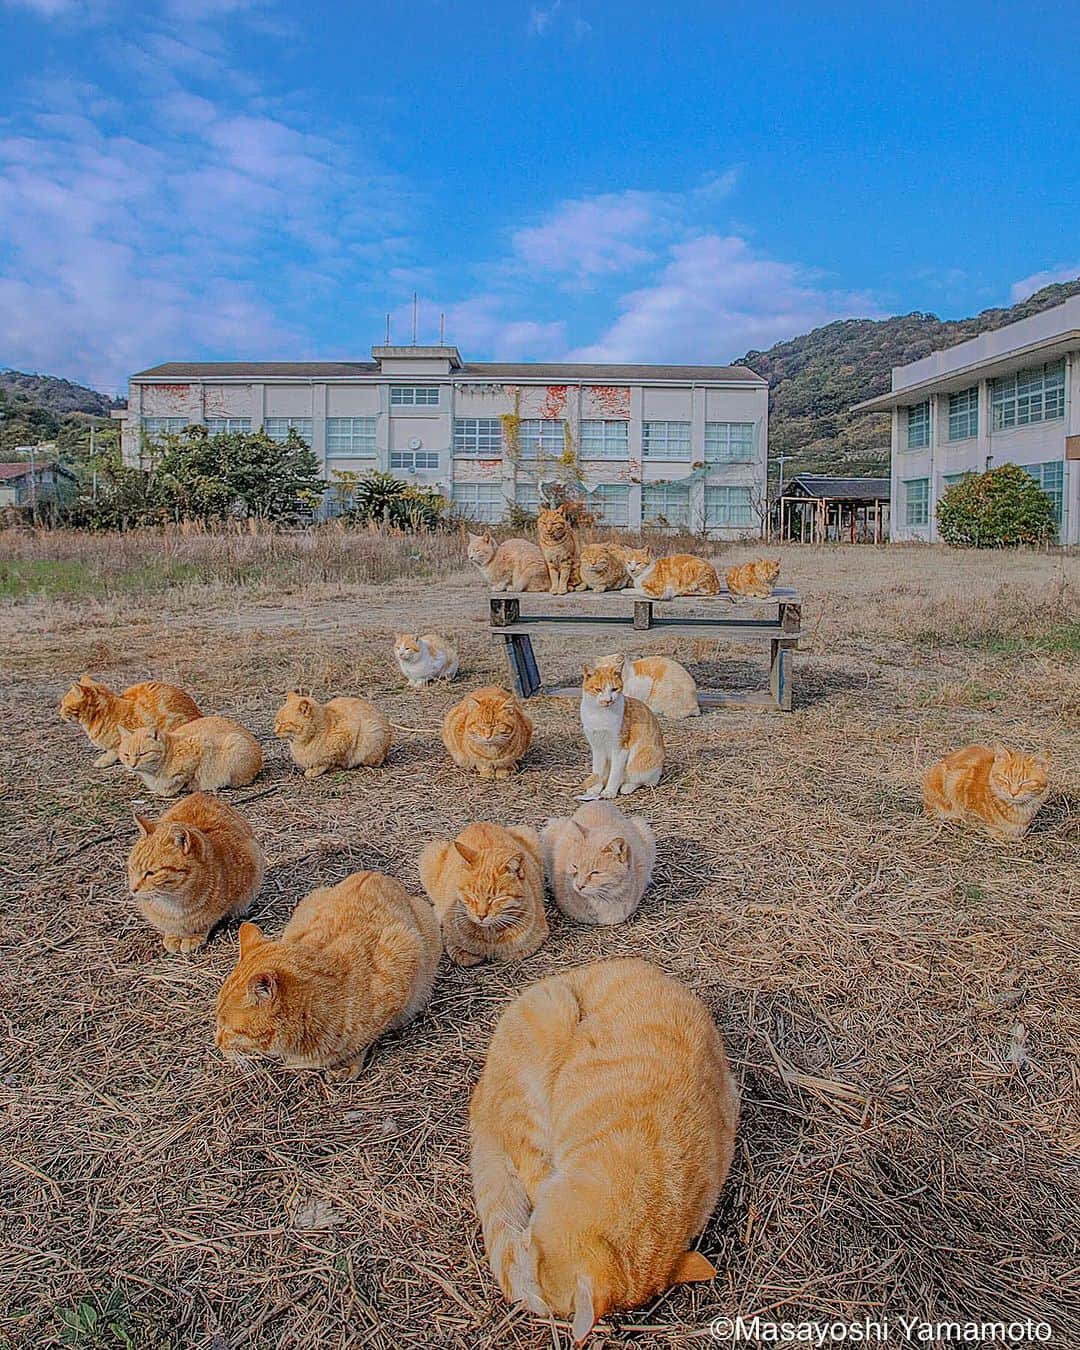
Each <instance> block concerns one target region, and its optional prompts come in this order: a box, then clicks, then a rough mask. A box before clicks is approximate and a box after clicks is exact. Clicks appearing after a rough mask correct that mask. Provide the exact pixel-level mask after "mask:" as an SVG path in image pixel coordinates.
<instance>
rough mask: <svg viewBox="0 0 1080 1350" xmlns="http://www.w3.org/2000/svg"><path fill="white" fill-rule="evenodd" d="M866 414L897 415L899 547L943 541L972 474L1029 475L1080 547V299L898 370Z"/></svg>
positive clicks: (1064, 533)
mask: <svg viewBox="0 0 1080 1350" xmlns="http://www.w3.org/2000/svg"><path fill="white" fill-rule="evenodd" d="M853 411H856V412H883V411H891V413H892V456H891V462H892V527H891V538H892V539H894V540H913V539H924V540H935V539H937V538H938V532H937V521H936V516H935V508H936V506H937V502H938V498H939V497H940V496H941V495H942V493H943V492H944V491H945V490H946V489H947V488H948V487H950V486H951V485H952V484H953V483H956V482H958V481H959V480H960V479H961V478H963V476H964V475H965V474H967V473H982V472H984V471H985V470H986V469H989V468H994V467H997V466H1000V465H1002V464H1008V463H1012V464H1017V465H1019V466H1020V468H1022V469H1026V470H1027V472H1028V473H1029V474H1031V476H1032V478H1034V479H1035V480H1036V482H1038V483H1039V484H1040V486H1041V487H1042V488H1043V489H1044V491H1046V492H1047V493H1048V494H1049V495H1050V498H1051V499H1052V501H1053V503H1054V507H1055V511H1056V513H1057V523H1058V539H1059V541H1060V542H1061V543H1063V544H1076V543H1080V296H1073V298H1072V299H1071V300H1067V301H1066V302H1065V303H1064V304H1063V305H1056V306H1055V307H1054V308H1053V309H1047V310H1044V311H1043V312H1042V313H1041V314H1034V315H1032V316H1031V317H1030V318H1027V319H1020V320H1019V321H1018V322H1016V323H1011V324H1009V325H1007V326H1006V327H1005V328H998V329H996V330H994V331H993V332H989V333H982V334H980V335H979V336H978V337H975V338H971V339H969V341H967V342H961V343H958V344H957V345H956V346H955V347H948V348H946V349H945V350H944V351H940V352H932V353H931V354H930V355H929V356H926V357H923V359H922V360H921V361H913V362H912V363H911V364H910V365H907V366H897V367H895V368H894V369H893V372H892V390H891V392H890V393H888V394H883V395H882V396H881V397H880V398H872V399H868V400H867V401H866V402H865V403H859V404H857V405H856V407H855V408H854V409H853Z"/></svg>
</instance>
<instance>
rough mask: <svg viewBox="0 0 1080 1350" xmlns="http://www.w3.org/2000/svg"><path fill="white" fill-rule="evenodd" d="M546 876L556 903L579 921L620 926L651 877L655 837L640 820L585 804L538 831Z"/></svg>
mask: <svg viewBox="0 0 1080 1350" xmlns="http://www.w3.org/2000/svg"><path fill="white" fill-rule="evenodd" d="M540 849H541V852H542V853H543V855H544V872H545V874H546V875H547V879H548V885H549V886H550V887H551V891H552V894H553V895H554V896H555V903H556V904H557V905H558V906H559V908H560V909H561V910H562V912H563V913H564V914H565V915H567V917H568V918H571V919H577V921H578V922H579V923H602V924H612V923H623V922H624V921H625V920H626V919H629V918H630V917H631V915H633V914H634V913H635V912H636V910H637V907H638V905H640V904H641V897H642V896H643V895H644V894H645V891H646V890H647V889H648V885H649V882H650V880H651V879H652V869H653V863H654V862H655V861H656V836H655V835H654V834H653V832H652V827H651V826H650V824H649V822H648V821H647V820H646V819H645V817H644V816H624V815H623V813H622V812H621V811H620V810H619V808H618V807H617V806H615V805H613V804H612V803H611V802H586V804H585V805H584V806H579V807H578V809H577V810H576V811H575V812H574V814H573V815H572V816H570V817H566V816H563V817H556V818H554V819H552V820H549V821H548V823H547V824H546V825H545V826H544V828H543V830H542V831H541V832H540Z"/></svg>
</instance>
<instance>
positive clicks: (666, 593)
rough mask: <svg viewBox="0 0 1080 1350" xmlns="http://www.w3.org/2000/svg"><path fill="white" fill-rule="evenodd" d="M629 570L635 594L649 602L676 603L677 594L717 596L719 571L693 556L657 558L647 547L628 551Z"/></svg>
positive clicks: (627, 566)
mask: <svg viewBox="0 0 1080 1350" xmlns="http://www.w3.org/2000/svg"><path fill="white" fill-rule="evenodd" d="M626 570H627V571H628V572H629V573H630V580H631V581H632V583H633V588H634V593H635V594H636V595H647V596H648V597H649V599H650V600H674V598H675V597H676V596H677V595H718V594H719V593H720V578H719V577H718V576H717V575H716V568H715V567H714V566H713V565H712V563H710V562H706V561H705V559H704V558H695V557H694V555H693V554H692V553H672V554H669V555H668V556H667V557H666V558H654V557H653V555H652V553H651V551H650V550H649V549H647V548H630V549H627V550H626Z"/></svg>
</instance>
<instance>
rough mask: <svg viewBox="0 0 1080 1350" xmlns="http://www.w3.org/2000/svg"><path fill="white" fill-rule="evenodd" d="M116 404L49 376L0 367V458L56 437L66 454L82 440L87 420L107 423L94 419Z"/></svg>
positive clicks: (103, 426)
mask: <svg viewBox="0 0 1080 1350" xmlns="http://www.w3.org/2000/svg"><path fill="white" fill-rule="evenodd" d="M122 406H123V405H122V402H121V400H119V399H112V398H109V396H108V395H107V394H99V393H98V392H97V390H96V389H87V388H86V386H85V385H82V384H75V383H74V382H73V381H71V380H62V379H59V378H58V377H57V376H55V375H27V374H24V373H23V372H22V371H21V370H0V457H5V456H10V455H11V453H12V451H13V450H14V449H15V447H16V446H17V445H35V444H37V443H38V442H40V441H57V442H58V445H59V448H60V451H61V453H62V454H64V455H65V456H70V455H72V454H74V453H77V451H78V447H80V446H81V445H84V444H85V442H86V440H87V432H88V430H89V427H90V425H91V423H93V424H95V425H96V426H98V427H99V428H100V429H101V430H103V431H104V430H105V429H106V428H107V427H108V423H107V422H102V421H101V420H100V419H103V418H108V416H109V413H110V412H111V411H112V409H113V408H119V407H122Z"/></svg>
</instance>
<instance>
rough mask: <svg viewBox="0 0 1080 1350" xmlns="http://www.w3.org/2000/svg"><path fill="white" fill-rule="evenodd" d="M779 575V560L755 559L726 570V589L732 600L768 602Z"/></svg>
mask: <svg viewBox="0 0 1080 1350" xmlns="http://www.w3.org/2000/svg"><path fill="white" fill-rule="evenodd" d="M779 575H780V559H779V558H757V559H756V560H755V561H754V562H748V563H742V564H741V566H739V567H729V568H728V570H727V576H726V578H725V579H726V581H727V588H728V593H729V594H730V595H731V597H732V599H741V598H743V597H745V598H746V599H749V600H768V598H769V597H770V596H771V595H772V590H773V584H774V583H775V581H776V578H777V577H778V576H779Z"/></svg>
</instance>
